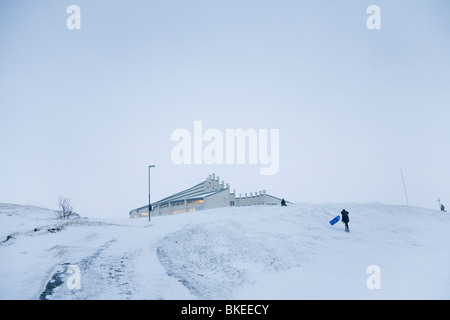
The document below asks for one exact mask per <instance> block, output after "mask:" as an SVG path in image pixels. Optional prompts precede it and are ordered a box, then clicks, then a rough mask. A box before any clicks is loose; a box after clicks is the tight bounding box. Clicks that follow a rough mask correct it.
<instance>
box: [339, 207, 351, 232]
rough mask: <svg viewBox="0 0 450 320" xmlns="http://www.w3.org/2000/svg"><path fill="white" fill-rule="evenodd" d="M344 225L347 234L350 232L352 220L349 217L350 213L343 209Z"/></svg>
mask: <svg viewBox="0 0 450 320" xmlns="http://www.w3.org/2000/svg"><path fill="white" fill-rule="evenodd" d="M341 214H342V223H345V232H350V229H349V228H348V223H349V222H350V218H349V217H348V211H347V210H345V209H342V211H341Z"/></svg>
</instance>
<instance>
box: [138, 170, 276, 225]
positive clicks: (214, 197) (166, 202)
mask: <svg viewBox="0 0 450 320" xmlns="http://www.w3.org/2000/svg"><path fill="white" fill-rule="evenodd" d="M280 203H281V199H279V198H277V197H274V196H271V195H268V194H267V193H266V190H263V191H259V192H255V193H254V194H253V193H252V192H250V194H249V195H247V193H245V194H244V196H242V194H239V197H237V196H236V192H235V190H233V193H231V192H230V186H229V185H228V183H227V184H225V182H224V181H222V182H221V183H220V181H219V177H217V178H216V177H215V174H214V173H213V174H212V175H209V176H208V178H206V180H205V181H202V182H200V183H199V184H196V185H195V186H193V187H191V188H189V189H186V190H184V191H181V192H178V193H175V194H173V195H171V196H169V197H166V198H164V199H161V200H159V201H157V202H153V203H152V204H151V207H152V216H163V215H170V214H179V213H185V212H195V211H201V210H208V209H214V208H222V207H233V206H236V207H241V206H253V205H280ZM139 217H148V204H147V205H145V206H142V207H140V208H137V209H134V210H131V211H130V218H139Z"/></svg>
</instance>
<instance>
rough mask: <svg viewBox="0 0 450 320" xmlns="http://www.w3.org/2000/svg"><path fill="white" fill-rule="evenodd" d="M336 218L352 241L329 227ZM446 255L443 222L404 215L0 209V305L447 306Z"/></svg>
mask: <svg viewBox="0 0 450 320" xmlns="http://www.w3.org/2000/svg"><path fill="white" fill-rule="evenodd" d="M343 208H345V209H347V210H348V211H349V212H350V223H349V227H350V231H351V232H350V233H349V234H347V233H345V232H344V226H343V224H342V223H340V222H339V223H338V224H336V225H334V226H331V225H330V224H329V223H328V221H329V220H331V219H332V218H333V217H334V216H336V215H337V214H339V212H340V211H341V210H342V209H343ZM449 252H450V214H445V213H441V212H439V211H437V210H429V209H423V208H415V207H407V206H388V205H383V204H376V203H375V204H326V205H313V204H296V205H289V206H288V207H272V206H265V207H262V206H254V207H240V208H236V207H235V208H224V209H216V210H210V211H204V212H200V213H199V212H197V213H186V214H181V215H177V216H167V217H154V218H153V219H152V221H151V222H150V223H149V222H148V221H147V220H146V219H123V220H120V221H118V220H98V219H87V218H79V219H74V220H69V221H62V220H59V219H57V218H56V214H55V212H53V211H51V210H46V209H42V208H36V207H31V206H21V205H12V204H0V299H450V271H449V270H450V254H449ZM73 266H75V267H76V269H75V270H78V271H79V273H77V272H78V271H77V272H75V271H74V269H73ZM370 266H376V267H377V268H378V269H377V270H378V271H379V272H378V271H377V276H378V278H377V279H376V281H378V282H377V283H378V284H379V286H380V287H379V289H377V288H375V289H369V287H368V285H367V282H368V279H373V278H371V277H372V276H373V275H374V274H373V273H372V271H371V270H372V269H370V268H369V267H370ZM368 268H369V271H370V272H369V273H368ZM76 273H77V274H78V278H77V279H78V280H79V284H80V287H79V288H77V287H74V286H73V285H71V284H73V283H74V282H73V279H74V278H73V276H74V275H75V274H76Z"/></svg>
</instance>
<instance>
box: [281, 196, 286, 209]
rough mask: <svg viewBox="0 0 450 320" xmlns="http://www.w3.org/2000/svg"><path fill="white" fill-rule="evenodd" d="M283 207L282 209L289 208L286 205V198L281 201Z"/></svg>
mask: <svg viewBox="0 0 450 320" xmlns="http://www.w3.org/2000/svg"><path fill="white" fill-rule="evenodd" d="M281 206H282V207H287V205H286V200H284V198H283V199H281Z"/></svg>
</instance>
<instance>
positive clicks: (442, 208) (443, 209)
mask: <svg viewBox="0 0 450 320" xmlns="http://www.w3.org/2000/svg"><path fill="white" fill-rule="evenodd" d="M441 211H442V212H447V211H445V207H444V205H443V204H441Z"/></svg>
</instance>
